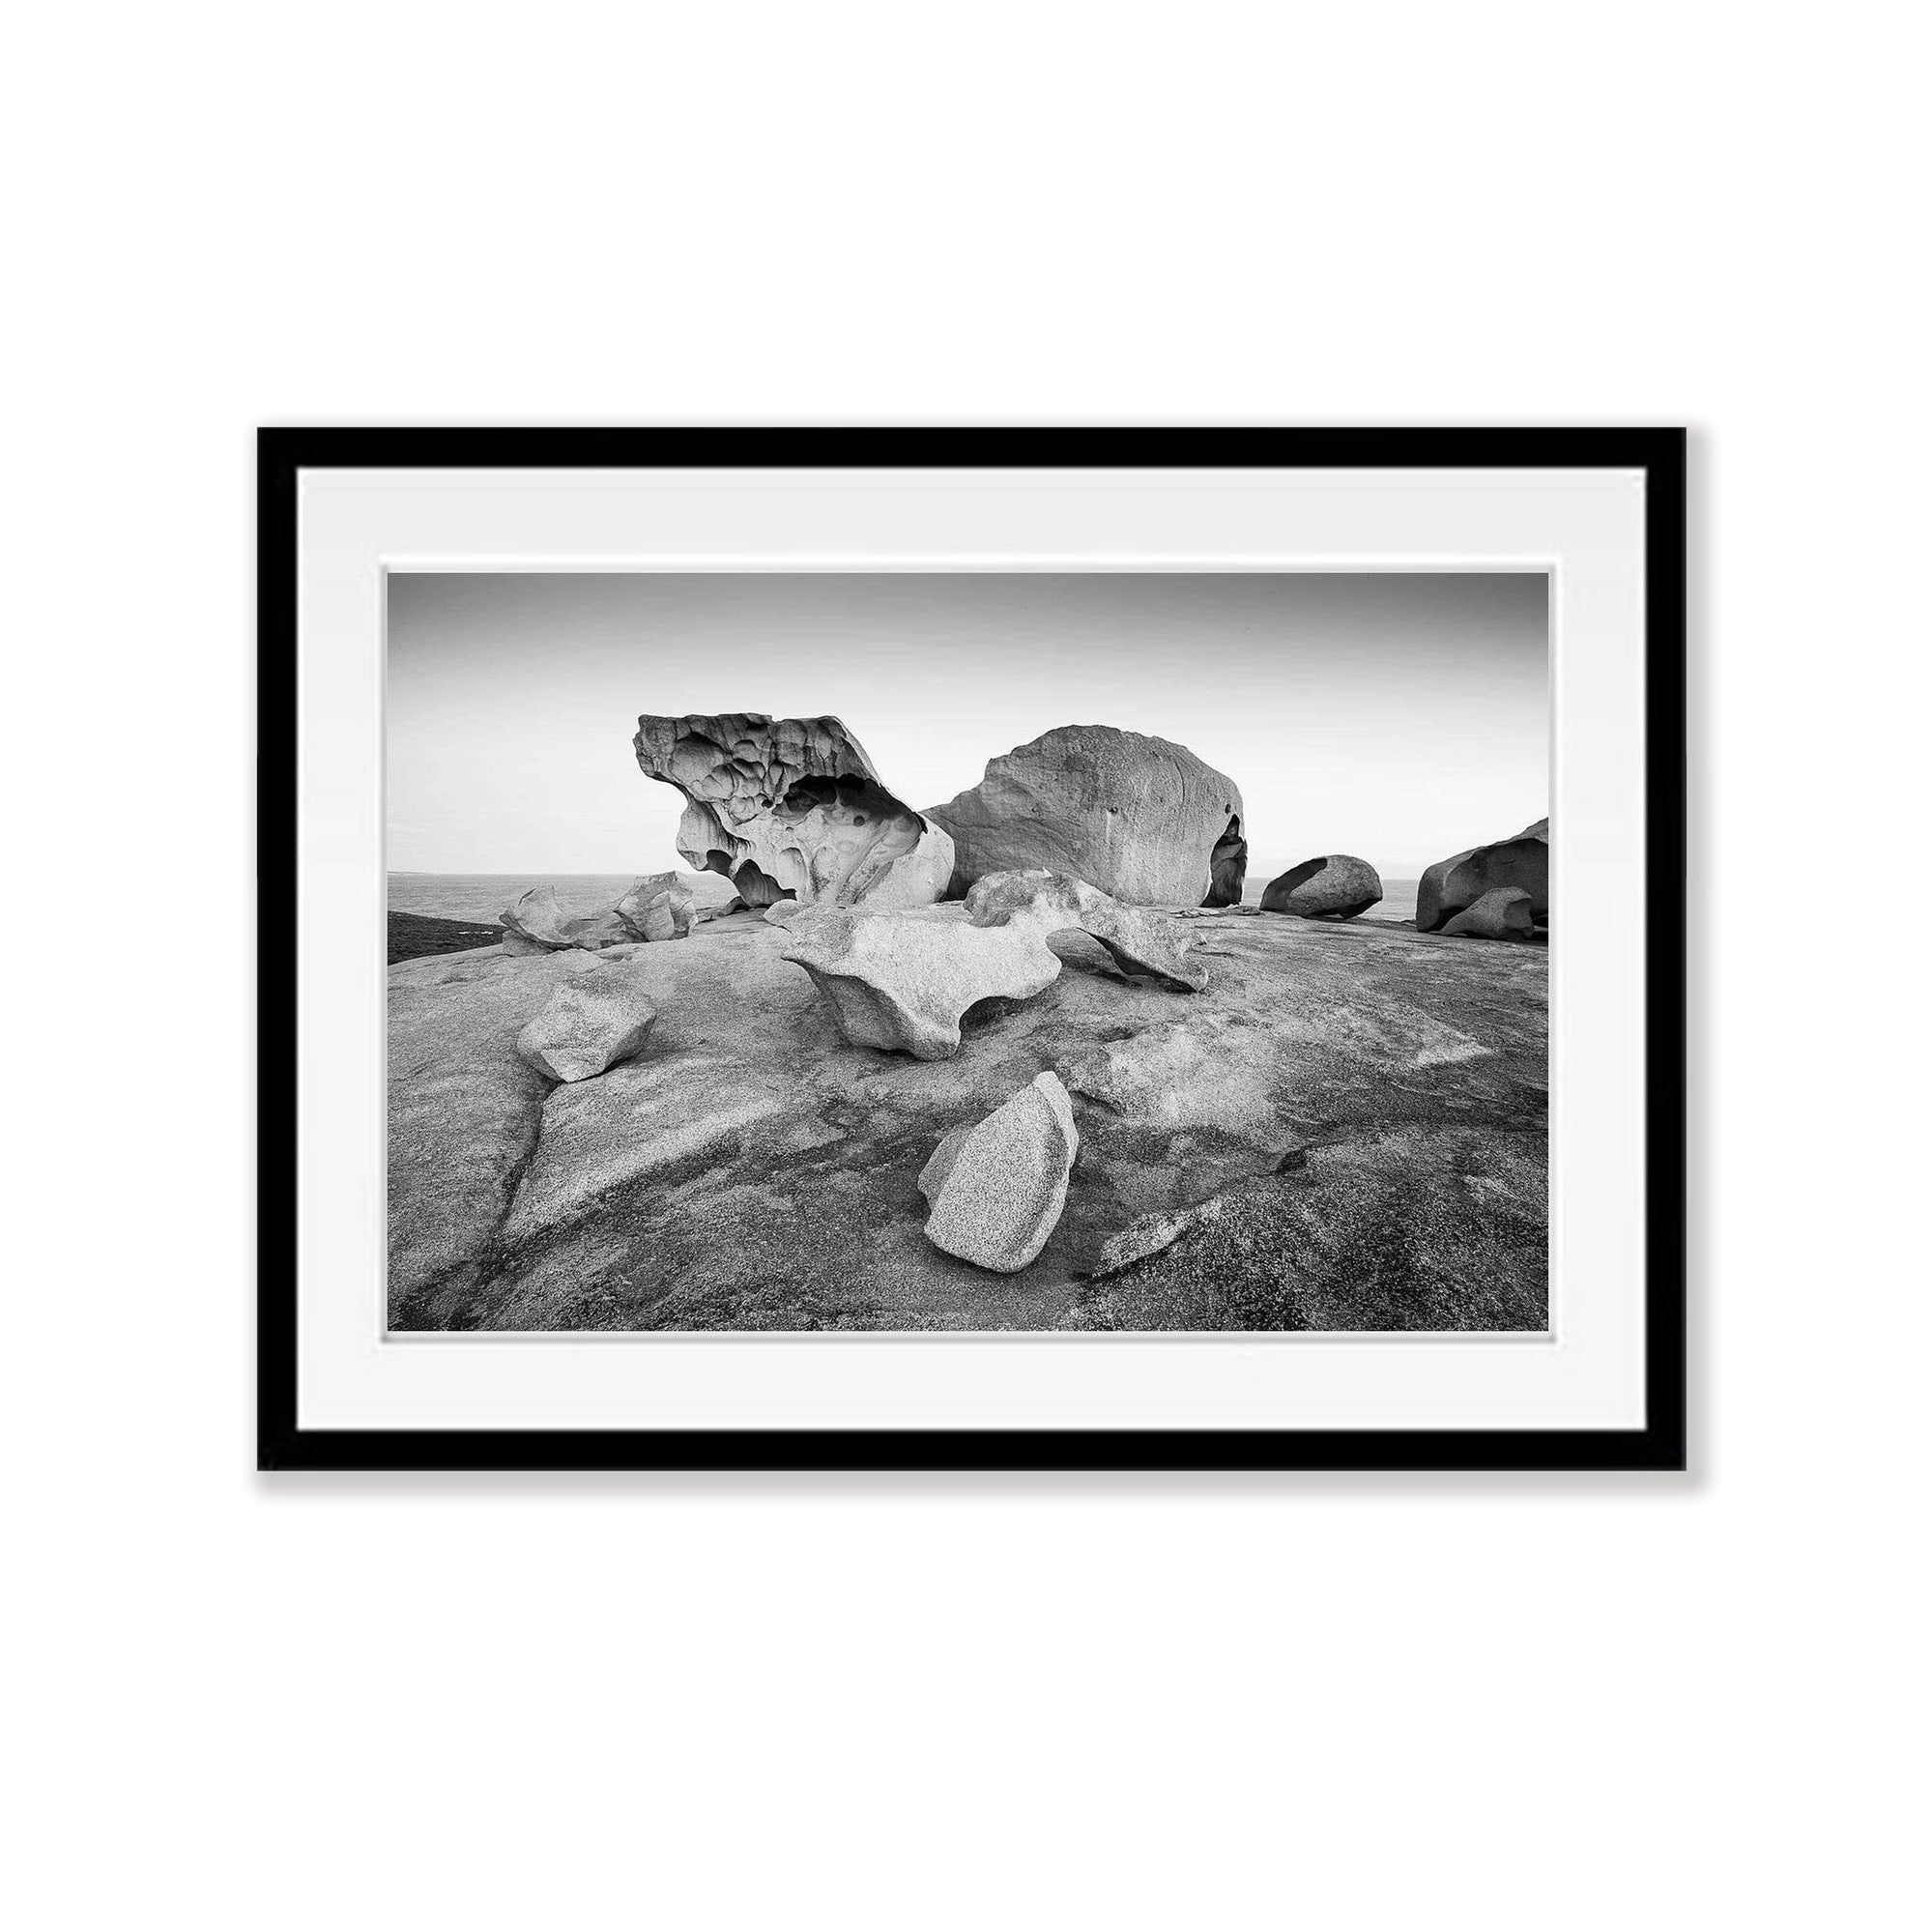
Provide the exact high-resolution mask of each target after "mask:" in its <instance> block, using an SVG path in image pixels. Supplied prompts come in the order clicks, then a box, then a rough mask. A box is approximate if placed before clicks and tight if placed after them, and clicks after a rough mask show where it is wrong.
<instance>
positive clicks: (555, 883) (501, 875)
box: [389, 861, 1419, 925]
mask: <svg viewBox="0 0 1932 1932" xmlns="http://www.w3.org/2000/svg"><path fill="white" fill-rule="evenodd" d="M674 862H675V861H674ZM1290 862H1291V861H1290ZM1290 862H1284V863H1283V864H1282V865H1279V866H1275V867H1273V868H1272V869H1268V868H1261V867H1256V866H1253V865H1251V866H1250V867H1249V869H1248V879H1247V882H1246V886H1245V888H1244V890H1243V892H1242V895H1241V897H1242V903H1243V904H1244V905H1247V906H1258V905H1259V904H1260V903H1261V894H1262V892H1263V891H1264V890H1265V889H1266V887H1267V883H1268V881H1269V879H1273V878H1274V877H1275V876H1276V874H1277V873H1280V872H1283V871H1285V870H1286V866H1287V863H1290ZM644 869H646V868H640V870H644ZM637 876H638V875H637V873H635V872H392V873H390V874H389V910H390V911H391V912H415V913H419V914H422V915H424V916H425V917H428V918H433V919H470V920H476V921H478V922H480V923H482V924H484V925H494V924H495V923H496V919H497V914H498V913H499V912H501V911H502V910H503V909H504V908H505V906H507V905H508V904H509V903H510V901H511V900H513V899H514V898H516V897H517V895H518V894H519V893H522V892H527V891H529V890H530V889H531V887H532V886H534V885H548V886H551V887H553V888H555V890H556V893H557V903H558V904H559V905H560V906H561V907H562V908H563V911H564V913H565V915H566V916H568V917H571V918H577V917H581V916H582V915H583V914H585V913H589V912H600V911H602V910H604V909H605V908H607V907H610V906H614V905H616V904H617V902H618V901H619V900H620V899H621V898H622V897H623V895H624V893H625V892H626V891H628V890H629V888H630V883H631V880H632V879H635V878H636V877H637ZM1418 883H1419V881H1418V880H1416V879H1390V878H1387V877H1385V878H1384V879H1383V880H1382V902H1381V904H1380V905H1379V906H1377V907H1375V908H1374V909H1373V910H1372V911H1370V913H1368V914H1367V915H1366V916H1367V917H1369V918H1370V919H1388V920H1396V921H1402V920H1408V919H1413V918H1414V917H1415V915H1416V887H1417V884H1418Z"/></svg>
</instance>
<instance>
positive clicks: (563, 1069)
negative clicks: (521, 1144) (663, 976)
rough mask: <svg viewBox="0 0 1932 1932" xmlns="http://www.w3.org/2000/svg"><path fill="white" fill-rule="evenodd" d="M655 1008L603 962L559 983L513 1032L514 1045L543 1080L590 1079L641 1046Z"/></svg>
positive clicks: (627, 1056)
mask: <svg viewBox="0 0 1932 1932" xmlns="http://www.w3.org/2000/svg"><path fill="white" fill-rule="evenodd" d="M656 1018H657V1008H656V1007H655V1006H654V1005H653V1004H652V1003H651V1002H650V1001H649V999H647V998H646V997H645V995H643V993H641V992H640V991H639V990H638V989H637V988H636V987H635V986H633V985H631V984H630V982H629V981H628V980H626V979H625V978H624V976H623V973H622V972H621V970H620V968H618V967H617V966H612V965H610V964H609V963H608V962H607V963H606V964H604V965H602V966H597V967H596V968H594V969H593V970H592V971H590V972H587V973H585V974H583V975H582V976H581V977H580V978H577V979H573V980H570V981H568V982H567V983H565V984H564V985H562V986H560V987H559V988H558V989H557V990H556V991H555V992H554V993H553V994H552V995H550V1003H549V1005H547V1006H546V1007H545V1008H544V1009H543V1011H542V1012H541V1013H539V1014H538V1015H537V1016H536V1018H535V1019H534V1020H533V1021H531V1023H530V1024H528V1025H527V1026H526V1027H525V1028H524V1029H523V1031H522V1032H521V1033H519V1034H518V1035H517V1040H516V1050H517V1052H518V1053H521V1054H522V1055H523V1057H524V1058H525V1059H526V1060H527V1061H529V1063H530V1064H531V1065H532V1066H533V1067H534V1068H535V1069H536V1071H537V1072H538V1073H540V1074H542V1075H543V1076H544V1077H545V1078H546V1079H548V1080H554V1081H584V1080H594V1079H595V1078H596V1076H597V1075H598V1074H600V1073H602V1072H604V1071H605V1069H606V1068H608V1067H614V1066H616V1065H617V1063H618V1062H619V1061H620V1060H627V1059H629V1058H630V1056H631V1055H632V1054H633V1053H636V1052H637V1050H638V1049H639V1048H640V1047H641V1046H643V1045H644V1040H645V1035H646V1034H647V1033H649V1031H650V1026H651V1023H652V1022H653V1021H654V1020H655V1019H656Z"/></svg>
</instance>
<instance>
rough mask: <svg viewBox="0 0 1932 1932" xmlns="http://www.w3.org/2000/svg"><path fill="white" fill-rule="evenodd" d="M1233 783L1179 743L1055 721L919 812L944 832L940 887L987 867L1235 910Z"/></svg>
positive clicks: (1134, 900)
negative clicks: (949, 854) (948, 865)
mask: <svg viewBox="0 0 1932 1932" xmlns="http://www.w3.org/2000/svg"><path fill="white" fill-rule="evenodd" d="M1242 811H1243V808H1242V804H1241V793H1240V789H1239V788H1238V787H1237V786H1236V785H1235V783H1234V781H1233V780H1232V779H1231V778H1229V777H1227V776H1226V774H1225V773H1223V772H1219V771H1217V770H1215V768H1214V767H1213V766H1212V765H1211V764H1205V763H1203V762H1202V761H1201V760H1200V759H1198V758H1197V757H1196V756H1195V755H1194V753H1193V752H1191V751H1189V750H1188V748H1187V747H1186V746H1185V745H1178V744H1169V743H1168V740H1167V739H1166V738H1157V737H1143V736H1142V735H1140V734H1139V732H1124V731H1117V730H1115V729H1114V728H1113V727H1112V726H1111V725H1060V726H1057V727H1055V729H1053V731H1050V732H1046V733H1043V734H1042V735H1040V736H1039V737H1036V738H1035V739H1033V741H1032V742H1031V743H1030V744H1023V745H1018V746H1016V747H1015V748H1014V749H1013V750H1012V751H1009V752H1008V753H1006V755H1005V756H1004V757H1003V758H995V759H994V760H993V761H992V763H991V764H988V765H987V767H986V776H985V777H984V778H983V779H981V780H980V782H979V783H978V784H977V785H975V786H974V787H973V788H972V789H971V791H969V792H962V793H960V794H959V796H958V797H957V798H955V799H954V800H953V801H952V803H951V804H949V805H935V806H933V807H932V808H931V809H930V810H929V811H928V812H927V813H926V817H927V818H928V819H930V820H931V821H932V822H933V823H935V824H936V825H938V826H940V827H941V828H943V829H944V830H945V831H946V832H948V833H950V834H951V835H952V841H953V879H952V890H953V892H954V893H955V894H956V895H957V894H961V893H964V892H965V891H966V889H967V888H968V887H969V886H971V885H972V884H974V883H975V882H976V881H977V880H979V879H984V878H985V877H986V876H987V875H988V874H989V873H995V872H1036V871H1046V872H1061V873H1071V874H1072V875H1073V876H1074V877H1075V878H1076V879H1084V880H1085V881H1086V882H1087V883H1088V884H1089V885H1093V886H1098V887H1099V889H1100V890H1101V891H1102V892H1105V893H1108V894H1109V895H1110V896H1111V897H1112V898H1115V899H1119V900H1124V901H1125V902H1127V903H1128V904H1129V905H1134V906H1201V905H1235V904H1238V903H1239V901H1240V898H1241V883H1242V875H1243V873H1244V872H1245V870H1246V868H1247V846H1246V843H1245V841H1244V840H1243V836H1242V823H1241V821H1242Z"/></svg>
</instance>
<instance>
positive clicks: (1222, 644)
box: [385, 568, 1564, 1337]
mask: <svg viewBox="0 0 1932 1932" xmlns="http://www.w3.org/2000/svg"><path fill="white" fill-rule="evenodd" d="M385 584H386V610H385V618H386V640H387V643H386V678H387V700H386V769H385V782H386V817H387V826H386V864H387V870H388V945H389V954H388V968H387V978H388V984H387V1055H388V1089H389V1101H388V1173H387V1214H388V1249H389V1282H388V1327H389V1331H390V1332H391V1334H395V1335H419V1334H422V1333H426V1332H427V1333H435V1332H445V1333H447V1332H457V1331H462V1332H476V1331H482V1332H492V1333H502V1334H517V1333H534V1332H544V1333H555V1332H564V1333H570V1332H601V1333H609V1332H618V1331H638V1332H651V1333H658V1334H669V1333H703V1334H707V1335H722V1334H732V1333H756V1334H762V1335H771V1334H795V1335H822V1334H824V1333H827V1332H831V1333H864V1332H886V1333H917V1334H922V1335H935V1336H944V1335H945V1334H948V1333H953V1334H961V1335H986V1334H999V1335H1023V1334H1035V1335H1083V1336H1088V1337H1104V1336H1112V1335H1130V1334H1146V1333H1155V1332H1158V1333H1170V1334H1171V1333H1206V1334H1212V1333H1214V1332H1254V1331H1269V1332H1281V1331H1323V1332H1331V1333H1336V1332H1340V1333H1373V1334H1388V1333H1399V1332H1418V1333H1426V1334H1444V1333H1454V1332H1468V1331H1481V1332H1520V1333H1536V1332H1543V1331H1545V1330H1546V1329H1547V1328H1548V1326H1549V1322H1550V1290H1549V1275H1550V1270H1549V1248H1548V1238H1547V1229H1548V1219H1549V1042H1548V1024H1547V1023H1548V1004H1549V966H1550V957H1551V948H1552V947H1553V946H1555V947H1560V946H1561V945H1562V944H1563V943H1564V940H1563V937H1562V935H1561V932H1560V931H1559V930H1558V929H1559V927H1560V925H1561V921H1562V909H1561V908H1552V904H1551V894H1550V866H1549V836H1550V819H1549V813H1550V809H1551V807H1550V789H1549V788H1550V768H1551V719H1550V668H1549V667H1550V622H1551V594H1550V579H1549V575H1548V572H1547V571H1546V570H1544V569H1541V568H1517V569H1479V568H1470V569H1457V570H1443V569H1435V570H1425V569H1402V570H1380V571H1370V570H1352V571H1349V570H1313V569H1307V570H1301V569H1298V570H1221V571H1206V570H1181V571H1176V570H1118V569H1115V570H1082V571H996V570H959V571H947V572H937V571H935V572H906V571H874V572H861V571H827V570H815V571H811V572H801V571H792V572H786V571H772V570H761V571H718V570H714V571H704V572H693V571H667V570H631V571H622V572H616V571H588V570H587V571H533V570H520V571H494V570H476V571H448V570H428V569H411V568H399V569H391V570H390V571H389V572H388V574H387V577H386V579H385Z"/></svg>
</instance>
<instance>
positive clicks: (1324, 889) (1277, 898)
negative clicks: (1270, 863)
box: [1261, 852, 1382, 919]
mask: <svg viewBox="0 0 1932 1932" xmlns="http://www.w3.org/2000/svg"><path fill="white" fill-rule="evenodd" d="M1381 897H1382V879H1381V875H1380V874H1379V873H1377V872H1376V870H1375V868H1374V867H1373V866H1372V865H1370V863H1369V861H1368V860H1367V859H1366V858H1354V857H1351V856H1350V855H1349V854H1348V853H1347V852H1330V853H1328V854H1327V856H1325V857H1323V858H1311V859H1304V860H1303V861H1302V863H1301V864H1300V865H1296V866H1290V867H1289V868H1288V870H1287V871H1286V872H1284V873H1283V874H1282V875H1281V876H1280V877H1279V878H1278V879H1270V880H1269V881H1268V889H1267V890H1266V891H1265V892H1263V893H1262V895H1261V910H1262V911H1264V912H1291V913H1293V914H1294V915H1295V916H1296V917H1297V918H1302V919H1353V918H1355V917H1356V916H1357V915H1358V914H1360V913H1363V912H1366V911H1368V909H1369V908H1370V907H1371V906H1374V905H1376V904H1378V903H1379V902H1380V900H1381Z"/></svg>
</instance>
